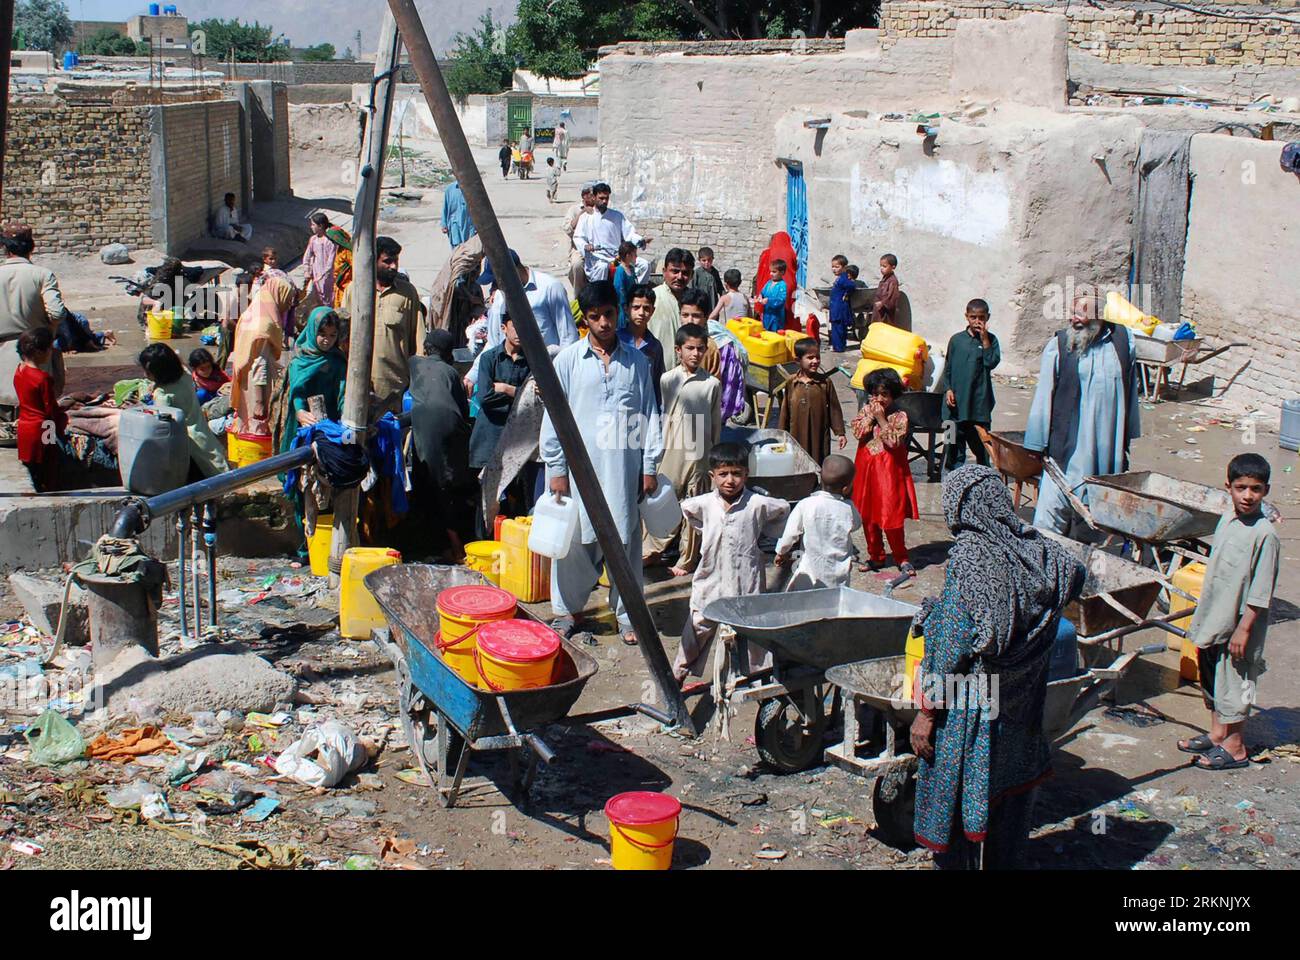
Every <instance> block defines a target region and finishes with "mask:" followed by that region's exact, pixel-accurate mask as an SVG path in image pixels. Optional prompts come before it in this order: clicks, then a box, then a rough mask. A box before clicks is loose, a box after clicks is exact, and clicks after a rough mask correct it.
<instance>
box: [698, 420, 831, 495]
mask: <svg viewBox="0 0 1300 960" xmlns="http://www.w3.org/2000/svg"><path fill="white" fill-rule="evenodd" d="M722 440H723V441H725V442H729V443H743V444H745V445H746V446H748V447H758V446H764V445H769V444H784V445H786V446H787V447H789V448H790V449H791V450H792V451H793V452H794V462H795V470H794V473H787V474H780V475H778V476H763V477H760V476H758V475H754V476H752V477H750V481H751V485H752V486H755V487H761V488H762V489H763V490H765V491H767V493H768V495H769V496H772V497H777V498H778V499H781V500H789V501H790V502H791V503H795V502H796V501H799V500H802V499H803V498H804V497H807V496H809V495H810V494H811V493H812V492H813V491H814V490H816V489H817V487H818V485H819V484H820V483H821V476H822V468H821V465H820V464H818V463H817V461H816V460H814V459H813V458H812V457H811V456H809V454H808V451H807V450H805V449H804V448H803V447H801V446H799V441H797V440H795V438H794V437H792V436H791V435H790V434H789V433H788V432H786V431H785V430H777V429H775V428H769V427H735V426H725V427H723V428H722Z"/></svg>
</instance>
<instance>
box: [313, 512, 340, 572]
mask: <svg viewBox="0 0 1300 960" xmlns="http://www.w3.org/2000/svg"><path fill="white" fill-rule="evenodd" d="M333 536H334V517H333V515H332V514H328V513H322V514H319V515H318V516H317V517H316V530H315V532H314V533H312V535H311V536H310V537H308V538H307V556H308V557H309V558H310V559H311V575H312V576H313V577H328V576H329V575H330V540H331V539H332V538H333Z"/></svg>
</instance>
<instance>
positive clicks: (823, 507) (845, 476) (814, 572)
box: [776, 453, 862, 590]
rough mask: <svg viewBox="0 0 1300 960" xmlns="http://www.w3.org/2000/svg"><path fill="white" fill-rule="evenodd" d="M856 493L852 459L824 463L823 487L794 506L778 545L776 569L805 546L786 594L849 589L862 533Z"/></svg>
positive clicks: (836, 458) (833, 457)
mask: <svg viewBox="0 0 1300 960" xmlns="http://www.w3.org/2000/svg"><path fill="white" fill-rule="evenodd" d="M852 494H853V461H852V460H850V459H849V458H848V457H843V456H840V455H839V454H838V453H833V454H831V455H830V456H829V457H827V458H826V460H825V461H824V462H823V463H822V485H821V489H820V490H816V491H814V492H813V494H812V495H811V496H808V497H805V498H804V499H802V500H800V501H799V502H798V503H797V504H795V506H794V509H793V510H791V511H790V519H789V520H788V521H787V522H786V525H785V533H783V534H781V539H780V541H779V542H778V543H777V545H776V565H777V566H778V567H783V566H787V565H789V563H790V554H791V553H792V552H793V551H794V548H795V547H796V546H797V545H798V544H799V543H800V541H802V542H803V556H801V557H800V558H799V565H798V566H797V567H795V569H794V576H792V577H791V578H790V582H789V584H787V585H786V589H787V590H811V589H814V588H816V587H847V586H848V585H849V574H850V572H851V571H852V569H853V555H854V553H855V552H856V551H855V550H854V547H853V534H854V533H855V532H856V531H858V530H861V529H862V515H861V514H859V513H858V508H857V507H855V506H854V505H853V501H852V500H851V499H849V498H850V497H851V496H852Z"/></svg>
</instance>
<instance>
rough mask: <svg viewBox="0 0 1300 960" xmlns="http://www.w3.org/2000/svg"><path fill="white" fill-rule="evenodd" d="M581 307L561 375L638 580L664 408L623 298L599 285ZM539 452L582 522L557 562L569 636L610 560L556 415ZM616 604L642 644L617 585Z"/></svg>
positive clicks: (554, 592) (554, 599)
mask: <svg viewBox="0 0 1300 960" xmlns="http://www.w3.org/2000/svg"><path fill="white" fill-rule="evenodd" d="M578 307H579V309H580V310H581V311H582V315H583V319H584V320H585V322H586V324H587V330H588V334H587V336H586V337H585V338H584V339H582V340H579V341H578V342H577V343H574V344H570V345H569V346H567V347H565V348H564V349H563V350H561V351H560V352H559V354H558V355H557V356H556V357H555V360H554V366H555V375H556V377H557V378H558V380H559V382H560V389H561V390H562V391H563V392H564V396H565V397H566V398H567V400H568V403H569V406H570V408H571V409H572V411H573V419H574V421H575V422H576V423H577V426H578V431H579V433H580V434H581V435H582V442H583V445H584V446H585V447H586V449H587V454H588V456H590V457H591V465H592V468H593V469H594V470H595V473H596V479H597V481H598V482H599V484H600V488H601V491H602V492H603V493H604V495H605V501H606V503H608V504H609V511H610V513H611V515H612V516H613V518H614V524H615V526H616V527H617V529H618V535H619V540H620V541H621V542H622V548H623V550H624V553H625V556H626V557H627V562H628V564H629V565H630V566H631V567H632V570H633V573H634V574H635V576H636V577H637V579H638V582H639V581H640V578H641V576H642V573H641V513H640V508H639V506H638V504H639V501H640V499H641V498H642V497H643V496H647V495H649V494H652V493H654V491H655V488H656V487H657V486H658V480H657V475H658V473H659V461H660V459H661V458H662V456H663V440H662V437H661V434H660V426H659V405H658V404H657V403H656V402H655V391H654V385H653V384H652V383H651V382H650V362H649V361H648V360H646V358H645V356H644V355H643V354H642V353H640V352H639V351H637V350H636V349H634V348H633V347H631V346H629V345H628V344H627V343H625V342H623V341H622V340H620V339H619V336H618V297H617V295H616V294H615V292H614V285H613V284H612V283H610V282H609V281H608V280H597V281H594V282H592V283H589V284H587V286H585V287H583V289H582V293H580V294H578ZM540 448H541V454H542V459H543V460H544V461H545V462H546V478H547V480H548V481H549V487H550V491H551V493H552V494H553V495H554V496H555V497H556V498H557V499H559V498H561V497H568V496H573V497H574V498H575V499H576V500H577V506H578V513H579V517H580V526H581V534H580V536H579V537H578V542H576V543H574V544H573V546H572V547H571V548H570V549H569V552H568V555H567V556H565V557H564V558H563V559H561V560H554V561H552V563H551V606H552V608H553V609H554V610H555V613H556V616H557V618H558V619H557V620H556V622H555V623H554V624H553V626H554V627H555V629H556V630H557V631H559V632H561V633H563V634H566V635H567V634H571V633H573V632H575V631H576V630H577V629H578V621H577V617H578V615H579V614H581V612H582V610H583V608H585V607H586V605H587V600H588V598H589V597H590V596H591V591H592V589H593V588H594V587H595V586H596V581H597V580H598V579H599V578H600V565H601V563H602V561H603V559H604V558H603V556H602V554H601V548H600V545H599V543H597V541H596V531H595V528H594V527H593V526H592V524H591V518H590V517H589V516H588V515H587V509H586V507H585V505H584V504H583V502H582V495H581V494H580V493H579V492H578V490H577V489H576V487H573V486H571V485H570V482H569V464H568V460H567V459H566V457H565V453H564V448H563V447H562V446H561V445H560V440H559V437H558V435H557V434H556V432H555V426H554V424H553V423H552V422H551V414H550V411H549V409H548V410H547V412H546V415H545V416H544V417H543V419H542V430H541V438H540ZM609 603H610V607H611V608H613V610H614V612H615V615H616V616H617V618H618V625H619V629H620V631H621V633H622V635H623V642H624V643H627V644H629V645H632V644H635V643H636V634H635V633H633V632H632V622H631V620H630V619H629V618H628V615H627V608H626V606H625V605H624V603H623V599H622V598H621V597H620V596H619V594H618V590H617V589H616V588H614V587H611V588H610V591H609Z"/></svg>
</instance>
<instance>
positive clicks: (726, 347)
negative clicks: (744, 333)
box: [718, 343, 745, 423]
mask: <svg viewBox="0 0 1300 960" xmlns="http://www.w3.org/2000/svg"><path fill="white" fill-rule="evenodd" d="M718 362H719V363H720V365H721V366H720V369H719V376H718V379H719V380H721V381H722V419H723V422H724V423H725V422H726V421H727V420H729V419H731V418H732V417H734V416H735V415H736V414H738V413H740V412H741V411H742V410H744V409H745V367H744V365H743V364H742V363H741V362H740V358H739V357H737V356H736V348H735V347H733V346H732V345H731V344H729V343H724V344H723V345H722V346H721V347H719V348H718Z"/></svg>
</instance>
